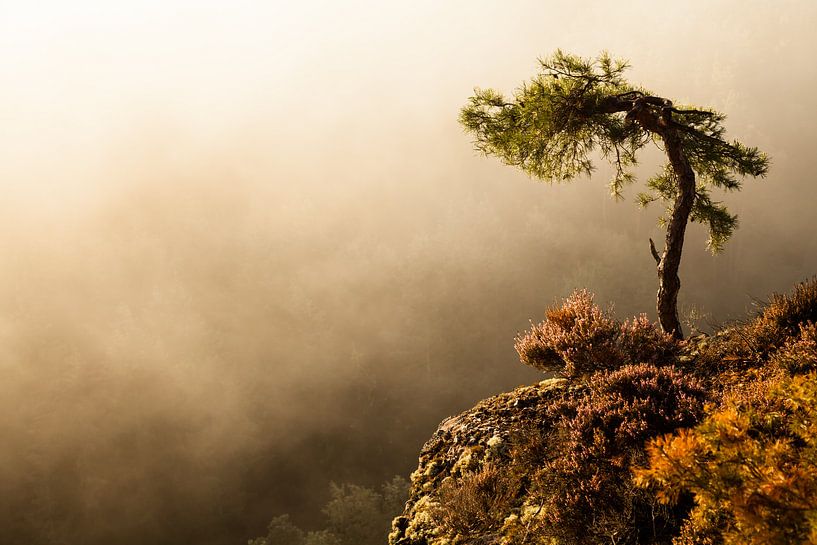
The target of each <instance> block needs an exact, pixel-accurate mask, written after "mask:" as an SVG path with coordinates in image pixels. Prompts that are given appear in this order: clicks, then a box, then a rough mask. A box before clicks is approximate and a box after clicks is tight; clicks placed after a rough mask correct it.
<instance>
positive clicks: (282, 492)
mask: <svg viewBox="0 0 817 545" xmlns="http://www.w3.org/2000/svg"><path fill="white" fill-rule="evenodd" d="M815 28H817V3H815V2H812V1H810V0H802V1H779V2H765V1H745V0H744V1H737V0H736V1H717V2H707V1H703V0H701V1H694V2H661V1H655V0H652V1H638V2H625V3H615V4H614V3H609V2H601V1H595V2H590V1H584V2H583V1H563V2H556V1H540V2H536V1H520V2H503V3H497V2H483V1H473V0H471V1H468V2H465V1H452V2H432V1H415V2H402V3H396V2H375V1H354V2H331V1H328V0H327V1H324V2H314V1H306V2H297V3H296V2H288V3H284V2H278V1H271V2H261V1H246V0H238V1H233V2H215V1H197V2H192V1H191V2H183V1H180V0H164V1H161V2H159V1H153V0H150V1H143V2H131V3H124V2H102V1H97V2H91V1H81V0H80V1H75V2H64V1H47V2H46V1H42V2H19V1H18V2H12V1H10V0H4V1H3V2H2V3H0V48H2V51H3V54H2V55H0V122H1V124H2V130H0V184H2V198H0V248H2V255H3V259H2V266H0V369H2V376H3V380H2V381H0V411H1V412H2V414H3V418H2V420H0V443H1V444H2V445H3V447H2V448H1V449H0V542H2V543H30V544H40V543H43V544H45V543H65V544H87V545H96V544H102V543H116V544H123V545H127V544H131V543H133V544H137V543H138V544H147V543H150V544H164V543H167V544H178V543H183V542H187V543H197V544H209V543H212V544H218V545H221V544H225V545H226V544H228V543H246V540H247V539H248V538H249V537H252V536H255V535H259V534H260V533H261V532H262V531H263V529H264V527H265V525H266V523H267V522H268V521H269V520H270V518H271V517H272V516H274V515H276V514H279V513H282V512H289V513H291V514H292V515H293V517H294V518H295V519H296V520H297V521H298V522H299V523H300V524H303V525H305V526H309V525H314V524H317V522H316V521H318V520H319V517H320V506H321V505H322V504H323V501H324V500H325V495H326V491H327V490H328V484H329V482H330V481H336V482H356V483H362V484H369V485H372V484H377V483H380V482H382V481H384V480H385V479H387V478H389V477H391V476H392V475H395V474H402V475H406V476H407V475H408V473H409V472H410V471H411V470H412V469H413V467H414V465H415V464H416V455H417V451H418V449H419V447H420V445H421V444H422V443H423V441H424V440H425V439H426V438H427V437H428V436H429V435H430V434H431V433H432V432H433V430H434V428H435V426H436V424H437V423H438V422H439V421H440V420H442V419H443V418H445V417H446V416H448V415H450V414H453V413H456V412H458V411H461V410H463V409H465V408H467V407H469V406H470V405H471V404H472V403H473V402H474V401H475V400H478V399H480V398H482V397H484V396H486V395H489V394H491V393H495V392H500V391H502V390H504V389H507V388H509V387H513V386H516V385H518V384H522V383H530V382H533V381H536V380H539V375H538V374H536V373H534V372H533V371H532V370H530V369H528V368H525V367H523V366H522V365H521V364H519V362H518V358H517V356H516V354H515V352H514V350H513V337H514V334H515V333H516V332H517V331H520V330H522V329H524V328H525V327H527V326H528V320H530V319H533V320H538V319H539V318H540V316H541V314H542V311H543V310H544V308H545V307H546V306H548V305H549V304H551V303H553V301H554V300H555V299H557V298H559V297H563V296H565V295H567V294H568V293H570V291H571V290H572V289H573V288H575V287H586V288H588V289H590V290H592V291H593V292H595V293H596V294H597V297H598V299H599V300H600V301H602V302H607V301H610V302H614V303H615V309H616V312H617V314H619V315H620V316H626V315H632V314H634V313H639V312H647V313H648V314H649V315H650V316H653V315H654V304H655V303H654V299H655V286H656V282H655V268H654V263H653V262H652V257H651V256H650V253H649V249H648V245H647V240H648V238H649V237H653V238H656V239H658V238H659V237H660V233H661V231H660V229H659V227H658V226H657V224H656V219H657V217H658V215H659V213H660V210H658V208H656V209H648V210H647V211H640V210H638V209H637V207H636V206H635V205H634V204H633V201H634V199H635V194H636V192H637V191H638V190H639V188H638V185H637V186H636V187H633V188H629V189H628V190H627V192H626V193H625V199H624V201H623V202H615V201H614V200H612V199H611V198H610V197H609V192H608V189H607V182H608V179H609V176H610V169H609V167H608V166H606V165H605V164H604V163H603V162H601V161H599V162H598V165H597V166H598V170H597V172H596V173H595V174H594V176H593V177H592V178H591V179H589V180H587V179H580V180H577V181H575V182H574V183H572V184H562V185H553V186H549V185H548V184H545V183H541V182H534V181H532V180H530V179H528V178H527V177H526V176H525V175H524V174H521V173H519V172H518V171H516V170H514V169H512V168H510V167H506V166H503V165H502V164H501V163H500V162H499V161H496V160H495V159H486V158H483V157H481V156H479V155H478V154H477V153H476V152H474V151H473V149H472V145H471V142H470V140H469V137H468V136H467V135H465V134H464V133H463V131H462V129H461V128H460V127H459V125H458V124H457V115H458V111H459V109H460V107H461V106H462V105H463V104H464V103H465V101H466V100H467V98H468V96H470V94H471V93H472V92H473V88H474V87H475V86H479V87H494V88H497V89H499V90H502V91H507V92H511V91H513V89H514V88H516V87H517V86H518V85H520V84H521V83H522V82H523V81H524V80H526V79H528V78H529V77H531V76H532V75H533V74H534V73H535V71H536V69H537V57H541V56H544V55H548V54H550V53H552V52H553V51H554V50H556V49H557V48H562V49H564V50H565V51H569V52H572V53H576V54H580V55H583V56H594V55H596V54H598V53H599V52H601V51H603V50H607V51H609V52H611V53H612V54H613V55H614V56H617V57H623V58H626V59H628V60H629V61H630V63H631V64H632V69H631V70H630V72H629V74H628V76H629V78H630V80H631V81H633V82H634V83H637V84H641V85H643V86H645V87H647V88H649V89H653V90H655V91H656V92H657V93H660V94H661V95H662V96H668V97H672V98H673V99H675V100H677V102H678V103H690V104H697V105H701V106H707V107H713V108H716V109H718V110H719V111H723V112H725V113H726V114H727V116H728V119H727V121H726V127H727V130H728V136H730V137H734V138H739V139H740V140H741V141H744V142H747V143H749V144H751V145H754V146H759V147H760V148H762V149H763V150H764V151H766V152H767V153H768V154H769V156H770V157H771V160H772V165H771V169H770V173H769V175H768V177H767V178H765V179H764V180H747V181H746V182H745V187H744V189H743V190H742V191H741V192H740V193H734V194H729V195H718V198H722V199H724V200H725V201H727V202H728V203H729V205H730V209H731V210H732V211H734V212H736V213H737V214H738V215H739V217H740V222H741V223H740V227H739V229H738V231H737V232H736V234H735V236H734V238H733V239H732V240H731V241H730V242H729V244H728V245H727V247H726V251H725V252H724V253H723V254H722V255H719V256H715V257H713V256H711V255H710V254H708V253H707V252H706V249H705V238H706V237H705V232H704V230H703V229H701V228H700V226H694V227H692V228H691V229H690V231H689V234H688V237H687V246H686V248H685V252H686V253H685V261H684V264H683V268H682V280H683V282H684V284H683V288H682V292H681V307H682V311H684V312H688V311H689V310H690V309H695V312H696V313H698V315H701V316H705V319H704V320H702V322H701V324H700V326H701V327H704V328H706V327H712V326H713V325H714V324H718V323H723V322H725V321H728V320H729V319H732V318H734V317H736V316H740V315H743V314H744V313H745V311H746V310H747V309H750V308H751V307H752V305H753V304H754V302H755V301H756V300H758V299H762V298H765V297H767V296H768V294H769V293H771V292H774V291H783V290H787V289H788V288H789V287H790V286H791V284H792V283H793V282H795V281H798V280H803V279H805V278H809V277H811V276H812V275H813V274H814V273H815V272H817V237H815V235H814V202H815V200H814V199H815V197H817V189H816V188H817V176H816V175H815V170H814V151H813V149H814V145H815V142H817V114H816V113H815V110H814V108H813V107H812V102H813V98H812V95H813V93H814V89H815V88H817V63H815V62H814V53H815V52H816V51H817V41H815V32H814V29H815ZM650 153H653V152H650ZM650 153H648V154H647V155H646V156H645V157H644V167H645V168H644V173H647V174H648V173H649V172H650V171H649V168H651V167H653V166H654V165H655V164H657V161H658V157H659V156H658V154H659V151H658V150H657V149H656V150H654V153H653V154H652V155H650ZM639 183H642V182H639Z"/></svg>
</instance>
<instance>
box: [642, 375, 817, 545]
mask: <svg viewBox="0 0 817 545" xmlns="http://www.w3.org/2000/svg"><path fill="white" fill-rule="evenodd" d="M648 453H649V466H648V467H646V468H642V469H639V470H637V472H636V482H637V483H638V485H640V486H642V487H645V488H652V489H654V490H656V491H657V496H658V498H659V500H660V501H662V502H663V503H665V504H667V505H672V504H674V503H676V502H677V501H678V499H679V497H681V495H682V494H690V493H691V494H693V495H694V498H695V507H694V508H693V510H692V511H691V513H690V515H689V518H688V519H687V521H686V523H685V525H684V527H683V529H682V531H681V535H680V536H679V538H678V539H677V540H676V543H677V544H678V545H693V544H698V543H723V544H724V545H738V544H745V543H763V544H768V545H783V544H790V543H817V375H815V374H814V373H810V374H808V375H800V376H796V377H793V378H792V377H778V378H776V379H769V378H766V379H763V380H756V381H752V382H751V383H750V384H749V385H748V387H747V388H745V389H742V390H738V389H736V390H733V391H731V392H730V393H729V394H728V395H727V396H726V397H725V399H724V404H723V406H722V407H721V408H719V409H718V410H717V411H715V412H714V413H712V414H710V415H709V416H708V417H707V418H706V419H705V420H704V421H703V422H702V423H701V424H699V425H698V426H697V427H695V428H694V429H691V430H681V431H679V432H678V433H676V434H675V435H667V436H663V437H660V438H656V439H654V440H653V441H652V442H651V443H650V444H649V447H648Z"/></svg>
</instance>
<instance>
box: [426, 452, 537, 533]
mask: <svg viewBox="0 0 817 545" xmlns="http://www.w3.org/2000/svg"><path fill="white" fill-rule="evenodd" d="M520 487H521V479H520V478H519V476H517V475H515V474H514V473H513V472H511V471H508V470H504V471H503V470H501V469H499V468H497V467H496V466H494V465H492V464H485V465H484V466H483V467H482V468H481V469H480V470H479V471H476V472H471V473H467V474H466V475H464V476H463V477H461V478H459V479H453V478H452V479H451V480H448V481H446V482H444V483H443V485H442V486H441V487H440V490H439V507H438V508H437V509H436V510H435V512H434V517H435V518H436V519H437V522H438V523H439V524H440V526H442V527H443V528H445V529H446V530H448V532H450V533H451V534H458V535H464V536H474V535H478V534H485V533H489V532H493V531H497V530H499V529H500V528H501V527H502V524H503V522H504V521H505V519H506V518H507V517H508V515H510V514H511V510H512V509H513V508H514V507H516V506H517V505H516V504H517V503H518V502H519V501H520V500H519V497H520Z"/></svg>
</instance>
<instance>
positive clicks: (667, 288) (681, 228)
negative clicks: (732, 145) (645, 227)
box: [658, 127, 695, 339]
mask: <svg viewBox="0 0 817 545" xmlns="http://www.w3.org/2000/svg"><path fill="white" fill-rule="evenodd" d="M661 136H662V138H663V140H664V145H665V146H666V152H667V157H668V158H669V161H670V165H672V170H673V171H674V173H675V176H676V179H677V182H678V194H677V195H676V196H675V204H674V205H673V207H672V216H671V217H670V218H669V223H668V224H667V238H666V245H665V247H664V252H663V253H662V254H661V257H660V260H658V322H659V323H660V324H661V329H662V330H663V331H664V332H666V333H669V334H671V335H672V336H673V337H675V338H676V339H682V338H683V337H684V334H683V332H682V331H681V322H680V320H679V319H678V291H679V290H680V289H681V279H680V278H679V277H678V267H679V266H680V265H681V251H682V249H683V246H684V234H685V233H686V227H687V223H688V221H689V215H690V213H691V212H692V205H693V204H694V203H695V172H694V171H693V170H692V167H691V166H690V165H689V161H687V158H686V155H685V154H684V152H683V148H682V147H681V141H680V138H679V137H678V133H677V132H676V131H675V130H674V129H672V128H669V127H667V128H665V130H664V131H662V134H661Z"/></svg>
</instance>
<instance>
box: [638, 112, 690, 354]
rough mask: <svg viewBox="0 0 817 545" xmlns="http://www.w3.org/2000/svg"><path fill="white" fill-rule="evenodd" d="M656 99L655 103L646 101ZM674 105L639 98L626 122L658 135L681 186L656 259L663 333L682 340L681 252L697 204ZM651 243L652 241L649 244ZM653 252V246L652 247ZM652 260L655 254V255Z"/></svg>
mask: <svg viewBox="0 0 817 545" xmlns="http://www.w3.org/2000/svg"><path fill="white" fill-rule="evenodd" d="M647 99H653V100H647ZM656 100H660V101H663V105H662V107H661V108H660V110H658V111H656V108H654V107H653V106H655V105H656V104H655V101H656ZM672 110H673V108H672V103H671V102H670V101H668V100H665V99H657V98H655V97H642V98H637V99H636V100H634V101H633V102H632V108H631V109H630V110H629V111H628V112H627V118H628V119H630V120H631V121H635V122H637V123H639V124H640V125H641V126H642V127H643V128H644V129H645V130H647V131H650V132H652V133H655V134H657V135H659V136H660V137H661V139H662V140H663V141H664V148H665V151H666V154H667V158H668V159H669V163H670V166H671V167H672V171H673V173H674V174H675V178H676V183H677V184H678V193H677V194H676V196H675V203H674V204H673V207H672V215H671V216H670V218H669V222H668V224H667V237H666V243H665V245H664V251H663V252H662V253H661V255H660V259H657V260H656V261H657V263H658V296H657V307H658V323H659V324H660V325H661V330H662V331H664V332H665V333H669V334H670V335H672V336H673V337H675V338H676V339H683V337H684V334H683V331H682V330H681V321H680V320H679V319H678V292H679V291H680V289H681V279H680V278H679V277H678V268H679V267H680V265H681V252H682V250H683V248H684V235H685V234H686V228H687V223H688V222H689V215H690V213H691V212H692V205H693V204H694V203H695V171H694V170H692V167H691V166H690V164H689V161H688V160H687V157H686V154H685V153H684V148H683V144H682V142H681V137H680V135H679V134H678V129H677V128H676V125H675V124H674V123H673V122H672ZM650 242H651V243H652V241H650ZM651 249H652V250H654V245H652V244H651ZM653 256H655V252H654V251H653Z"/></svg>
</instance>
